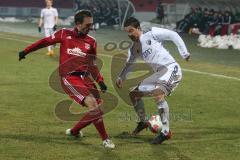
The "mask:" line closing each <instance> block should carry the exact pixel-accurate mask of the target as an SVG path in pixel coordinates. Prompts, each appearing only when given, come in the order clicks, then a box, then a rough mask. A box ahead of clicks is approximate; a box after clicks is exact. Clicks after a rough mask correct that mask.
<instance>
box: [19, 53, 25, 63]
mask: <svg viewBox="0 0 240 160" xmlns="http://www.w3.org/2000/svg"><path fill="white" fill-rule="evenodd" d="M18 56H19V58H18V60H19V61H21V60H22V59H25V56H26V54H25V53H24V51H21V52H19V53H18Z"/></svg>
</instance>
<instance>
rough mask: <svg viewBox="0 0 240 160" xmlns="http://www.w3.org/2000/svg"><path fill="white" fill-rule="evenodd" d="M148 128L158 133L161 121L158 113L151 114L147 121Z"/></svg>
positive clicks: (160, 128)
mask: <svg viewBox="0 0 240 160" xmlns="http://www.w3.org/2000/svg"><path fill="white" fill-rule="evenodd" d="M148 123H149V129H150V131H151V132H152V133H155V134H156V133H160V132H161V130H162V121H161V117H160V116H159V115H153V116H151V118H150V119H149V121H148Z"/></svg>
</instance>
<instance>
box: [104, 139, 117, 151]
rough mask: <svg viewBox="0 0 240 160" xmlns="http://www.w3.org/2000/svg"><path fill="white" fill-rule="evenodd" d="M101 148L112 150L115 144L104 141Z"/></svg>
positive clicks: (108, 140) (107, 140)
mask: <svg viewBox="0 0 240 160" xmlns="http://www.w3.org/2000/svg"><path fill="white" fill-rule="evenodd" d="M103 147H104V148H108V149H114V148H115V144H114V143H113V142H112V141H111V140H110V139H106V140H104V141H103Z"/></svg>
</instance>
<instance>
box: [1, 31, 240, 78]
mask: <svg viewBox="0 0 240 160" xmlns="http://www.w3.org/2000/svg"><path fill="white" fill-rule="evenodd" d="M0 35H4V34H0ZM4 36H5V35H4ZM0 38H1V39H7V40H13V41H18V42H24V43H28V44H31V43H33V42H32V41H26V40H20V39H15V38H9V37H0ZM99 56H103V57H109V58H112V56H110V55H103V54H99ZM182 70H183V71H186V72H191V73H197V74H202V75H208V76H211V77H218V78H224V79H231V80H236V81H240V78H236V77H230V76H225V75H221V74H215V73H209V72H201V71H197V70H191V69H185V68H183V69H182Z"/></svg>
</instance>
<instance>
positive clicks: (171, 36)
mask: <svg viewBox="0 0 240 160" xmlns="http://www.w3.org/2000/svg"><path fill="white" fill-rule="evenodd" d="M152 35H153V37H154V38H155V39H157V40H158V41H160V42H162V41H165V40H170V41H172V42H173V43H174V44H175V45H176V46H177V48H178V51H179V53H180V55H181V56H182V57H183V58H187V57H188V56H189V55H190V54H189V52H188V50H187V47H186V45H185V43H184V42H183V40H182V38H181V37H180V36H179V35H178V33H177V32H174V31H171V30H168V29H164V28H157V27H153V28H152Z"/></svg>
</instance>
